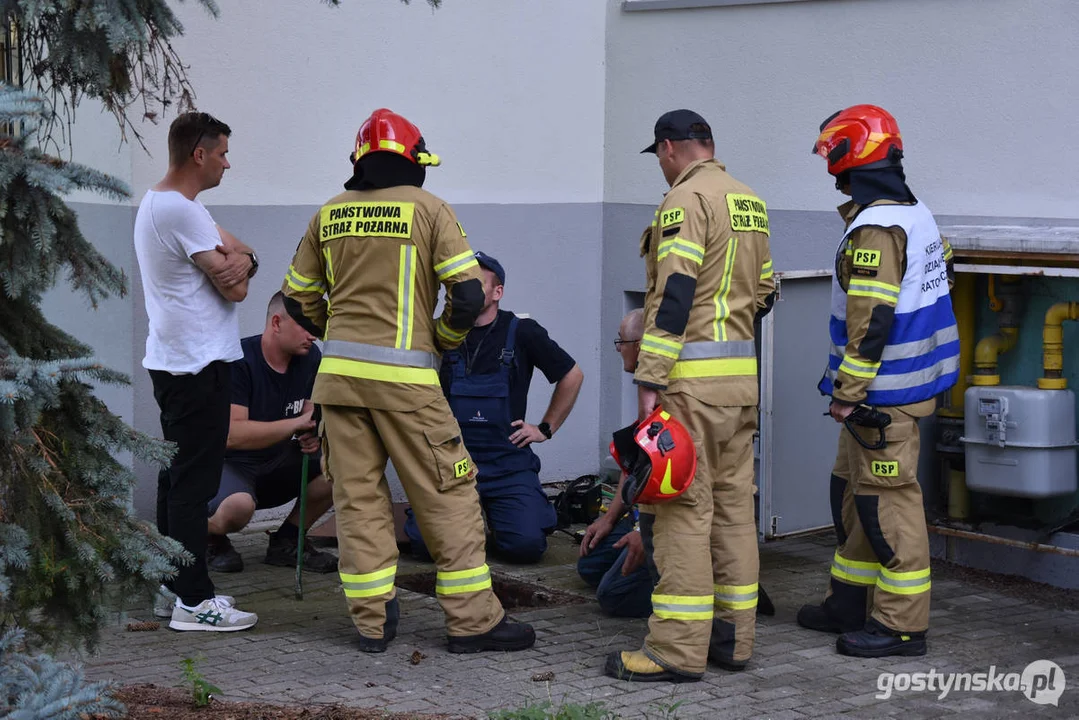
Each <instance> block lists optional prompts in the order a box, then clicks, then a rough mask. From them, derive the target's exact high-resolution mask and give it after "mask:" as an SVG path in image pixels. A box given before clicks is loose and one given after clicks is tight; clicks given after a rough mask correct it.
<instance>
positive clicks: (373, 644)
mask: <svg viewBox="0 0 1079 720" xmlns="http://www.w3.org/2000/svg"><path fill="white" fill-rule="evenodd" d="M400 619H401V606H400V605H398V603H397V596H396V595H395V596H394V597H393V599H392V600H387V601H386V622H385V624H384V625H383V626H382V637H380V638H369V637H367V636H365V635H360V643H359V645H360V652H365V653H380V652H386V648H387V647H388V646H389V644H390V642H391V641H392V640H393V639H394V638H395V637H397V622H398V620H400Z"/></svg>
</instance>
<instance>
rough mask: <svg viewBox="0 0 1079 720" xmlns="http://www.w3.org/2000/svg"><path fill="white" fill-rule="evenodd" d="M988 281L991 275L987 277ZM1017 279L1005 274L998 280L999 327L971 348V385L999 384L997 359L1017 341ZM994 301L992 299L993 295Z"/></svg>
mask: <svg viewBox="0 0 1079 720" xmlns="http://www.w3.org/2000/svg"><path fill="white" fill-rule="evenodd" d="M990 280H992V277H990ZM1019 280H1020V279H1019V278H1018V277H1014V276H1010V275H1005V276H1004V277H1002V278H1001V279H1000V281H1001V286H1002V287H1001V288H1000V293H1001V295H1002V300H1001V301H997V304H998V305H1000V306H1001V308H1002V311H1001V315H1000V329H999V330H998V331H997V333H996V334H995V335H989V336H988V337H984V338H982V339H981V340H979V341H978V345H977V347H975V348H974V376H973V377H972V378H971V383H972V384H974V385H1000V373H999V372H997V359H998V358H999V356H1000V355H1001V354H1002V353H1006V352H1008V351H1009V350H1011V349H1012V348H1013V347H1015V343H1016V342H1017V341H1018V340H1019V313H1018V312H1017V309H1018V308H1017V304H1018V303H1017V293H1018V290H1019V288H1018V284H1019ZM993 299H994V300H995V299H996V298H993Z"/></svg>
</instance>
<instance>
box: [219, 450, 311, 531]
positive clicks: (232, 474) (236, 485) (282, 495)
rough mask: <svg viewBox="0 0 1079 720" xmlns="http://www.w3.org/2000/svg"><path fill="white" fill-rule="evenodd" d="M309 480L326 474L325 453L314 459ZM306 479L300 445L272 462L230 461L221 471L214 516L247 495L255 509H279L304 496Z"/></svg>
mask: <svg viewBox="0 0 1079 720" xmlns="http://www.w3.org/2000/svg"><path fill="white" fill-rule="evenodd" d="M310 458H311V459H310V460H309V461H308V468H307V480H308V482H310V481H311V480H314V479H315V478H317V477H318V476H319V475H321V474H322V470H321V469H320V461H321V459H322V452H321V451H319V452H317V453H315V454H314V455H311V456H310ZM302 477H303V453H302V452H300V447H299V445H296V444H290V446H289V447H288V448H287V449H286V451H285V452H283V453H281V455H280V456H279V457H277V458H274V459H272V460H269V461H266V460H255V461H252V460H246V459H241V458H226V459H225V467H224V469H223V470H222V471H221V487H220V488H219V489H218V491H217V496H216V497H214V499H213V500H211V501H210V515H213V514H214V513H215V512H217V508H218V507H219V506H220V505H221V503H222V502H223V501H224V500H225V498H227V497H228V496H229V495H235V494H236V493H247V494H248V495H250V496H251V497H253V498H254V499H255V508H256V509H258V510H262V509H264V508H272V507H278V506H279V505H284V504H285V503H287V502H289V501H291V500H295V499H296V498H298V497H299V496H300V483H301V479H302Z"/></svg>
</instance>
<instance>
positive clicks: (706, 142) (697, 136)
mask: <svg viewBox="0 0 1079 720" xmlns="http://www.w3.org/2000/svg"><path fill="white" fill-rule="evenodd" d="M689 134H690V139H691V140H693V142H695V143H697V144H698V145H701V146H703V147H706V148H713V147H715V146H716V144H715V142H714V141H713V140H712V128H710V127H708V125H706V124H705V123H693V124H692V125H690V126H689Z"/></svg>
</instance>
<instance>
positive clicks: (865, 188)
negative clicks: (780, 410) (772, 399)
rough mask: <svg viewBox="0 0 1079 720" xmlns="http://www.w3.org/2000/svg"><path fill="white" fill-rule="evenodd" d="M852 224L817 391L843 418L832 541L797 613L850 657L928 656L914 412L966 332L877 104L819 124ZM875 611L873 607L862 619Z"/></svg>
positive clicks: (946, 374)
mask: <svg viewBox="0 0 1079 720" xmlns="http://www.w3.org/2000/svg"><path fill="white" fill-rule="evenodd" d="M820 130H821V132H820V136H819V138H818V140H817V142H816V144H815V145H814V152H815V153H816V154H819V155H821V156H823V157H824V158H826V159H827V161H828V171H829V172H830V173H831V174H832V175H833V176H835V178H836V187H837V188H838V189H839V190H840V191H842V192H843V193H845V194H847V195H850V196H851V197H852V200H851V201H850V202H848V203H846V204H844V205H842V206H841V207H840V208H839V211H840V214H841V215H842V216H843V219H844V222H845V223H846V226H847V230H846V233H845V234H844V236H843V240H842V242H841V243H840V245H839V249H838V250H837V252H836V258H835V276H834V278H833V281H832V311H831V318H830V321H829V333H830V337H831V352H830V353H829V362H828V367H827V369H826V370H825V374H824V378H823V379H822V380H821V382H820V385H819V388H820V391H821V392H822V393H823V394H825V395H829V396H831V404H830V406H829V413H830V414H831V416H832V417H833V418H834V419H835V420H836V421H837V422H842V423H843V424H844V426H845V427H844V429H843V430H841V431H840V438H839V450H838V453H837V457H836V463H835V468H834V469H833V470H832V479H831V503H832V515H833V520H834V523H835V528H836V535H837V536H838V537H837V539H838V547H837V548H836V552H835V555H834V557H833V560H832V568H831V582H830V587H829V590H828V593H827V595H826V596H825V599H824V602H823V603H822V604H821V605H806V606H804V607H803V608H802V609H801V610H800V611H799V612H798V623H799V624H800V625H802V626H804V627H807V628H810V629H813V630H820V631H824V632H838V633H842V634H841V635H840V637H839V639H838V640H837V643H836V647H837V649H838V650H839V652H841V653H843V654H845V655H854V656H857V657H883V656H886V655H924V654H925V652H926V641H925V635H926V630H927V629H928V627H929V589H930V579H929V538H928V534H927V532H926V526H925V511H924V508H923V505H922V493H921V489H920V487H919V485H918V478H917V468H918V454H919V441H920V438H919V434H918V418H921V417H925V416H927V415H929V414H930V413H932V412H933V411H934V410H935V409H936V397H937V396H938V395H939V394H940V393H942V392H944V391H945V390H947V389H948V388H950V387H951V386H952V385H954V384H955V382H956V380H957V378H958V369H959V334H958V330H957V328H956V322H955V315H954V314H953V312H952V305H951V297H950V295H949V286H950V270H949V263H950V260H951V257H950V255H951V249H950V248H949V247H948V244H947V242H945V241H944V240H943V238H941V236H940V231H939V230H938V228H937V225H936V222H935V221H934V219H933V215H932V214H931V213H930V212H929V210H928V209H927V208H926V207H925V205H924V204H923V203H922V202H920V201H919V200H917V199H916V198H915V197H914V194H913V193H911V191H910V188H908V187H907V184H906V177H905V175H904V173H903V168H902V164H901V159H902V157H903V152H902V149H903V144H902V140H901V139H900V134H899V127H898V125H897V124H896V122H895V118H893V117H892V116H891V115H890V114H888V113H887V112H886V111H885V110H883V109H881V108H879V107H876V106H873V105H856V106H854V107H851V108H848V109H846V110H843V111H841V112H838V113H836V114H835V115H833V116H832V117H830V118H828V119H827V120H826V121H825V122H824V123H823V124H822V125H821V129H820ZM867 614H868V617H867Z"/></svg>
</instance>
